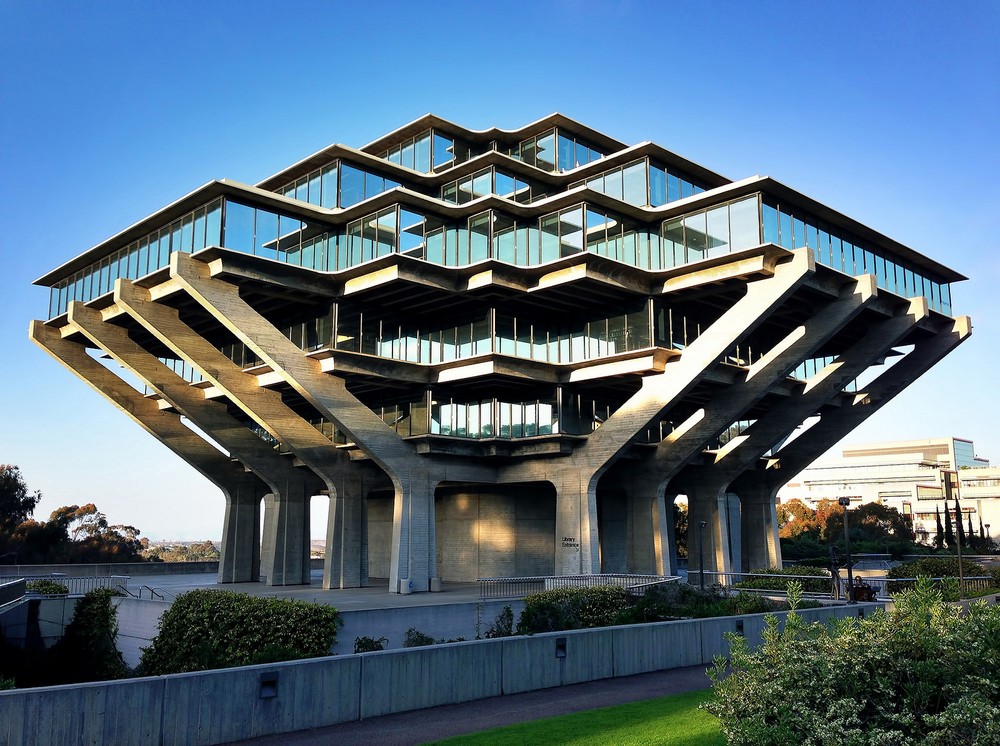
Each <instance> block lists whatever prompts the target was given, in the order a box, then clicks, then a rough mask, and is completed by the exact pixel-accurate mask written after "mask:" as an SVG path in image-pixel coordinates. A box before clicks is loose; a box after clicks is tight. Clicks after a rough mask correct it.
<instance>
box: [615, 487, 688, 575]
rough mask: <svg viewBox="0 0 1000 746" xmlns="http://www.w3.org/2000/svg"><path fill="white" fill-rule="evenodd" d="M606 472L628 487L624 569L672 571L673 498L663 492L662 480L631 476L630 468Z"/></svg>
mask: <svg viewBox="0 0 1000 746" xmlns="http://www.w3.org/2000/svg"><path fill="white" fill-rule="evenodd" d="M609 476H614V477H615V478H618V477H620V476H621V477H622V478H623V481H624V482H625V485H626V489H627V490H628V501H627V506H628V544H627V553H628V565H627V571H628V572H631V573H638V574H642V575H646V574H651V575H675V574H676V573H677V565H676V562H677V556H676V555H677V550H676V546H675V544H676V542H675V539H674V516H673V501H672V499H671V500H670V501H668V500H667V498H666V496H665V494H664V488H665V487H666V483H665V481H664V480H662V479H659V478H657V477H646V478H643V477H641V476H635V475H634V470H632V469H616V471H615V472H613V474H611V475H609ZM601 538H602V540H604V538H605V537H603V536H602V537H601Z"/></svg>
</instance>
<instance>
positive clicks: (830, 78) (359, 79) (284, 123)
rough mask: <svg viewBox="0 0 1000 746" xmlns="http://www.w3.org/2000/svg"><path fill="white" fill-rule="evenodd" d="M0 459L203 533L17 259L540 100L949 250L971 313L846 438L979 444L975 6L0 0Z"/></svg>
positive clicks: (988, 384) (979, 110) (163, 534)
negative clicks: (401, 134)
mask: <svg viewBox="0 0 1000 746" xmlns="http://www.w3.org/2000/svg"><path fill="white" fill-rule="evenodd" d="M0 29H3V31H2V32H0V114H2V118H0V177H2V178H0V218H2V220H0V225H2V228H3V230H2V231H0V261H2V264H0V267H2V270H3V271H2V273H0V298H2V303H0V349H2V350H3V373H2V375H0V463H12V464H17V465H19V466H20V467H21V470H22V472H23V474H24V476H25V478H26V480H27V482H28V484H29V486H30V487H31V488H33V489H39V490H41V491H42V492H43V494H44V500H43V502H42V504H41V506H40V507H39V509H38V511H37V512H36V517H40V518H46V517H47V516H48V513H49V512H50V511H52V510H53V509H55V508H56V507H59V506H61V505H66V504H72V503H83V502H96V503H97V505H98V507H99V508H100V509H101V510H103V511H104V512H106V513H107V514H108V517H109V519H110V520H111V522H112V523H129V524H133V525H135V526H137V527H138V528H139V529H141V531H142V532H143V535H145V536H149V537H151V538H179V539H197V538H216V539H217V538H218V537H219V536H221V525H222V515H223V501H222V498H221V496H220V495H219V493H218V492H217V490H216V489H215V488H214V487H213V486H212V485H211V484H209V483H208V482H207V481H205V480H204V479H203V478H201V477H200V476H199V475H198V474H196V473H195V472H194V471H193V470H192V469H190V468H189V467H187V466H186V465H185V464H184V463H183V462H182V461H180V460H179V459H178V458H177V457H175V456H174V455H173V454H172V453H170V452H169V451H167V449H166V448H164V447H163V446H161V445H160V444H159V443H157V442H156V441H155V440H153V439H152V438H151V437H150V436H148V435H147V434H146V433H145V432H143V431H142V430H141V429H139V428H138V427H137V426H136V425H134V424H132V422H131V421H130V420H128V419H127V418H126V417H125V416H124V415H122V414H121V413H119V412H118V411H117V410H115V409H114V408H113V407H112V406H111V405H109V404H108V403H106V402H105V401H104V400H103V399H102V398H101V397H99V396H98V395H96V394H95V393H93V392H92V391H90V389H88V388H87V387H86V386H85V385H84V384H83V383H81V382H80V381H79V380H77V379H76V378H75V377H74V376H73V375H72V374H70V373H69V372H67V371H66V370H64V369H63V368H62V367H61V366H60V365H59V364H58V363H56V362H55V361H54V360H52V359H50V358H49V357H48V356H47V355H46V354H45V353H44V352H42V351H41V350H39V349H37V348H36V347H35V346H34V345H33V344H32V343H31V342H29V341H28V339H27V329H28V322H29V320H30V319H32V318H44V316H45V315H46V313H47V302H48V293H47V290H44V289H42V288H37V287H34V286H32V284H31V282H32V280H34V279H35V278H37V277H39V276H40V275H42V274H43V273H45V272H46V271H48V270H50V269H52V268H54V267H56V266H58V265H60V264H62V263H63V262H65V261H67V260H68V259H70V258H72V257H73V256H75V255H76V254H78V253H80V252H82V251H84V250H85V249H87V248H89V247H91V246H93V245H94V244H96V243H98V242H99V241H101V240H103V239H105V238H108V237H110V236H111V235H113V234H115V233H117V232H118V231H120V230H121V229H123V228H125V227H126V226H128V225H130V224H132V223H133V222H135V221H136V220H139V219H140V218H142V217H144V216H146V215H148V214H149V213H151V212H154V211H155V210H157V209H159V208H160V207H163V206H164V205H166V204H168V203H169V202H172V201H173V200H175V199H176V198H178V197H180V196H181V195H183V194H185V193H187V192H189V191H191V190H192V189H194V188H196V187H198V186H200V185H201V184H203V183H205V182H207V181H209V180H211V179H215V178H231V179H235V180H238V181H242V182H245V183H255V182H257V181H258V180H260V179H262V178H264V177H266V176H269V175H271V174H272V173H274V172H276V171H278V170H279V169H280V168H282V167H284V166H287V165H289V164H291V163H293V162H295V161H297V160H299V159H301V158H303V157H304V156H306V155H309V154H310V153H312V152H314V151H316V150H319V149H320V148H323V147H325V146H326V145H329V144H330V143H333V142H340V143H344V144H347V145H352V146H360V145H363V144H365V143H366V142H368V141H370V140H373V139H375V138H376V137H377V136H379V135H381V134H384V133H385V132H388V131H390V130H392V129H395V128H396V127H398V126H400V125H402V124H404V123H406V122H408V121H410V120H412V119H414V118H416V117H418V116H420V115H422V114H424V113H427V112H434V113H436V114H439V115H441V116H444V117H446V118H448V119H451V120H453V121H456V122H458V123H461V124H464V125H466V126H469V127H473V128H484V127H488V126H491V125H497V126H500V127H505V128H514V127H519V126H521V125H524V124H526V123H528V122H530V121H533V120H535V119H538V118H539V117H541V116H544V115H545V114H548V113H551V112H553V111H560V112H562V113H564V114H566V115H568V116H571V117H574V118H576V119H579V120H580V121H583V122H585V123H587V124H589V125H591V126H593V127H595V128H596V129H598V130H601V131H604V132H606V133H608V134H609V135H611V136H613V137H616V138H618V139H619V140H623V141H626V142H629V143H636V142H640V141H645V140H652V141H654V142H657V143H659V144H661V145H663V146H665V147H667V148H669V149H671V150H674V151H676V152H678V153H680V154H681V155H684V156H686V157H688V158H690V159H692V160H694V161H696V162H698V163H701V164H703V165H704V166H706V167H708V168H711V169H713V170H715V171H718V172H721V173H723V174H725V175H727V176H729V177H731V178H734V179H737V178H743V177H745V176H750V175H753V174H767V175H770V176H773V177H775V178H777V179H779V180H780V181H783V182H785V183H787V184H789V185H790V186H792V187H794V188H796V189H798V190H800V191H802V192H804V193H805V194H808V195H810V196H812V197H814V198H816V199H818V200H819V201H821V202H823V203H826V204H829V205H830V206H832V207H834V208H835V209H838V210H840V211H842V212H844V213H846V214H848V215H850V216H852V217H854V218H856V219H858V220H860V221H861V222H863V223H866V224H868V225H870V226H872V227H873V228H875V229H877V230H879V231H881V232H883V233H885V234H887V235H889V236H891V237H893V238H895V239H897V240H899V241H901V242H902V243H904V244H906V245H908V246H911V247H913V248H914V249H916V250H917V251H920V252H922V253H925V254H928V255H930V256H933V257H934V258H936V259H938V260H940V261H942V262H943V263H945V264H947V265H949V266H952V267H954V268H955V269H957V270H958V271H960V272H962V273H963V274H966V275H968V276H970V277H971V278H972V279H971V280H970V281H969V282H965V283H961V284H959V285H957V286H955V287H954V288H953V294H954V298H955V308H956V313H962V314H969V315H971V316H972V317H973V322H974V326H975V332H974V334H973V337H972V338H971V340H970V341H968V342H967V343H966V344H965V345H963V346H962V347H960V348H959V349H958V350H957V351H955V352H954V353H953V354H952V355H951V356H949V357H948V358H947V359H946V360H945V361H944V362H942V363H941V364H939V365H938V366H937V367H936V368H934V369H933V370H932V371H931V372H930V373H928V374H927V375H926V376H925V377H924V378H923V379H921V380H920V381H918V382H917V383H916V384H914V385H913V386H911V387H910V388H909V389H908V390H906V391H905V392H904V393H903V394H901V395H900V396H898V397H897V398H896V399H895V400H894V401H893V402H891V403H890V404H889V405H887V406H886V407H885V408H883V409H882V410H881V411H880V412H879V413H878V414H876V415H875V416H874V417H873V418H872V419H871V420H870V421H869V422H867V423H865V424H864V425H863V426H862V427H861V428H859V429H858V430H856V431H855V432H854V433H853V434H852V435H851V436H850V437H849V439H848V440H847V441H846V442H852V443H857V442H866V441H872V440H888V439H904V438H925V437H935V436H947V435H955V436H960V437H966V438H971V439H973V440H974V441H975V442H976V446H977V451H978V453H979V454H980V455H982V456H986V457H988V458H991V459H993V461H994V463H998V464H1000V434H998V433H1000V405H998V399H997V394H996V377H997V372H998V367H1000V366H998V364H1000V354H998V349H1000V333H998V331H997V324H998V322H1000V300H998V298H1000V249H998V243H1000V242H998V238H997V233H998V222H1000V188H998V184H1000V180H998V174H1000V157H998V156H1000V148H998V144H997V138H998V131H1000V130H998V126H997V123H998V114H1000V49H998V44H1000V42H998V39H1000V35H998V33H997V30H998V29H1000V4H998V3H996V2H992V1H980V2H976V1H970V2H963V3H960V4H949V3H942V2H939V1H938V2H915V1H914V0H908V1H906V2H879V3H870V2H838V3H792V2H788V3H766V2H753V3H736V2H657V3H653V2H638V1H636V2H590V1H576V2H571V1H570V0H565V1H562V2H545V1H542V2H526V3H523V4H507V3H500V2H495V3H478V2H455V3H448V2H431V3H412V2H400V3H385V2H375V1H371V2H365V3H347V2H339V3H337V2H325V3H309V2H295V1H292V2H282V3H263V2H246V1H239V2H235V1H233V2H212V3H203V2H183V1H177V0H174V1H173V2H158V3H151V2H114V1H105V2H91V3H82V2H46V1H45V0H36V1H35V2H31V3H29V2H26V1H22V2H11V0H0Z"/></svg>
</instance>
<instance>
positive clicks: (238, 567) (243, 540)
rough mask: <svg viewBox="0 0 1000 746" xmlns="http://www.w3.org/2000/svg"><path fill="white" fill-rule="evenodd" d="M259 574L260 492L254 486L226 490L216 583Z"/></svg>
mask: <svg viewBox="0 0 1000 746" xmlns="http://www.w3.org/2000/svg"><path fill="white" fill-rule="evenodd" d="M259 578H260V495H259V493H258V491H257V490H255V489H246V490H245V489H243V487H242V485H241V486H239V487H238V488H237V489H236V490H232V489H230V490H228V491H227V494H226V517H225V519H224V520H223V523H222V548H221V552H220V557H219V582H220V583H250V582H255V581H257V580H259Z"/></svg>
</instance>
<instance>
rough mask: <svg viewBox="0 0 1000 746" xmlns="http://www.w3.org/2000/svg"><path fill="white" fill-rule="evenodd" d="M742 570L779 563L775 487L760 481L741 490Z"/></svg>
mask: <svg viewBox="0 0 1000 746" xmlns="http://www.w3.org/2000/svg"><path fill="white" fill-rule="evenodd" d="M740 505H741V517H742V532H741V534H742V538H743V572H752V571H754V570H759V569H761V568H768V567H781V541H780V540H779V538H778V511H777V490H775V489H770V488H768V487H766V486H765V485H760V486H759V487H757V489H753V488H752V487H749V486H745V487H744V488H743V489H742V490H741V491H740Z"/></svg>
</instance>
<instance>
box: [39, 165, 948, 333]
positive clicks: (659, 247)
mask: <svg viewBox="0 0 1000 746" xmlns="http://www.w3.org/2000/svg"><path fill="white" fill-rule="evenodd" d="M341 171H342V178H343V177H344V176H347V178H348V179H355V178H356V177H358V176H359V175H360V176H361V177H362V181H360V182H358V183H357V184H356V186H358V187H359V188H365V187H362V186H361V184H362V183H364V184H367V182H368V176H369V175H365V174H364V172H361V171H359V170H357V169H353V167H346V169H341ZM319 183H320V184H321V186H320V189H321V190H322V188H323V187H322V183H323V182H322V179H320V182H319ZM383 186H384V184H383V185H382V186H379V185H375V186H374V188H382V187H383ZM341 188H343V187H342V186H341ZM321 194H322V191H321ZM369 196H370V195H369ZM759 199H760V196H759V195H753V196H751V197H747V198H743V199H741V200H737V201H735V202H731V203H727V204H723V205H717V206H713V207H710V208H706V209H703V210H698V211H695V212H692V213H689V214H687V215H683V216H680V217H677V218H672V219H671V220H668V221H665V222H664V223H662V224H661V226H660V228H659V230H658V231H652V230H648V229H643V228H642V227H641V226H639V225H637V224H635V223H631V222H629V221H625V220H622V219H620V218H618V217H617V216H614V215H612V214H610V213H607V212H603V211H599V210H596V209H593V208H591V207H589V206H587V205H586V204H582V205H578V206H575V207H571V208H567V209H565V210H561V211H559V212H556V213H550V214H549V215H544V216H542V217H540V218H534V219H528V220H522V221H518V220H515V219H514V218H513V217H511V216H509V215H505V214H503V213H500V212H497V211H493V210H490V211H485V212H483V213H480V214H478V215H474V216H472V217H470V218H469V219H468V220H467V221H466V223H465V224H464V225H461V224H459V225H454V224H447V225H446V224H445V222H444V221H443V220H442V219H441V218H439V217H436V216H425V215H422V214H420V213H416V212H413V211H411V210H409V209H407V208H405V207H403V206H400V205H395V206H392V207H388V208H385V209H384V210H381V211H379V212H377V213H372V214H370V215H366V216H365V217H363V218H361V219H359V220H354V221H351V222H350V223H349V224H348V225H347V227H346V230H341V231H338V232H333V231H330V229H329V226H326V225H322V224H319V223H316V222H307V221H303V220H301V219H299V218H293V217H290V216H287V215H281V214H278V213H275V212H272V211H269V210H265V209H262V208H254V207H250V206H247V205H244V204H241V203H239V202H234V201H232V200H229V199H226V200H224V202H220V200H215V201H213V202H212V203H211V204H209V205H207V206H205V207H203V208H199V209H198V210H194V211H192V212H191V213H189V214H188V215H186V216H184V217H183V218H181V219H179V220H177V221H175V222H174V223H171V224H170V225H169V226H167V227H166V228H164V229H162V230H160V231H156V232H154V233H151V234H149V235H148V236H146V237H144V238H143V239H142V240H141V241H138V242H135V243H133V244H131V245H130V246H129V247H127V248H126V249H122V250H120V251H119V252H117V253H116V254H114V255H112V256H109V257H106V258H105V259H103V260H101V261H100V262H97V263H95V264H93V265H91V266H90V267H88V268H86V269H84V270H81V271H80V272H78V273H76V274H75V275H73V276H72V277H70V278H67V280H64V281H63V282H61V283H59V285H57V286H56V287H54V288H53V290H52V298H51V301H50V314H51V315H52V316H55V315H58V314H59V313H62V312H64V311H65V310H66V307H67V304H68V302H69V301H70V300H84V301H86V300H90V299H92V298H95V297H97V296H99V295H102V294H104V293H106V292H108V291H109V290H110V289H111V287H113V283H114V279H115V278H116V277H128V278H130V279H135V278H137V277H140V276H142V275H143V274H146V273H148V272H150V271H153V270H154V269H157V268H159V267H162V266H165V265H166V263H167V261H168V257H169V253H170V252H172V251H197V250H199V249H201V248H204V247H205V246H211V245H215V244H221V245H223V246H225V247H226V248H230V249H233V250H236V251H243V252H247V253H250V254H254V255H257V256H262V257H266V258H269V259H274V260H277V261H281V262H285V263H289V264H294V265H296V266H304V267H309V268H312V269H318V270H323V271H332V270H341V269H345V268H347V267H350V266H354V265H356V264H359V263H362V262H365V261H369V260H371V259H374V258H377V257H380V256H385V255H387V254H390V253H397V252H398V253H405V254H409V255H411V256H413V257H416V258H419V259H425V260H427V261H429V262H432V263H435V264H441V265H445V266H463V265H468V264H472V263H475V262H479V261H483V260H486V259H490V258H493V259H497V260H499V261H502V262H507V263H510V264H515V265H518V266H531V265H536V264H541V263H545V262H549V261H553V260H555V259H559V258H560V257H564V256H568V255H570V254H575V253H579V252H582V251H589V252H593V253H597V254H600V255H602V256H606V257H608V258H610V259H614V260H616V261H621V262H625V263H626V264H630V265H633V266H637V267H641V268H643V269H650V270H659V269H664V268H669V267H674V266H679V265H682V264H685V263H688V262H694V261H699V260H701V259H705V258H709V257H714V256H721V255H724V254H727V253H730V252H732V251H738V250H740V249H745V248H749V247H752V246H756V245H758V244H760V243H761V242H762V239H763V242H773V243H778V244H779V245H781V246H785V247H786V248H789V249H793V248H798V247H800V246H806V247H809V248H812V249H813V250H814V251H815V252H816V255H817V261H819V262H820V263H822V264H826V265H828V266H833V267H834V268H835V269H838V270H840V271H844V272H848V273H852V274H860V273H872V274H875V275H876V276H877V277H878V279H879V285H880V286H881V287H883V288H885V289H887V290H889V291H890V292H894V293H897V294H900V295H904V296H906V297H908V296H913V295H925V296H926V297H927V298H928V301H929V303H930V305H931V307H932V308H935V309H936V310H940V311H943V312H944V313H947V314H950V313H951V296H950V289H949V287H948V285H947V284H946V283H936V282H933V281H930V280H929V279H928V278H926V277H923V276H921V275H919V274H918V273H916V272H914V271H913V270H912V269H910V268H908V267H906V266H904V265H902V264H901V263H898V262H894V261H892V260H889V259H887V258H886V257H884V256H882V255H881V254H875V253H874V252H872V251H869V250H867V249H865V248H863V247H862V246H860V245H859V244H857V243H856V242H852V241H849V240H848V239H846V238H843V237H842V236H841V235H838V234H836V233H832V232H830V231H828V230H826V229H825V228H823V229H820V228H817V227H816V221H810V220H805V219H802V218H801V217H797V216H796V215H793V214H791V213H789V212H787V211H785V210H784V209H779V207H777V206H775V205H772V204H771V203H770V202H769V201H768V200H764V202H763V204H761V203H760V201H759ZM220 205H221V206H222V209H220ZM762 229H763V236H762V235H761V231H762ZM220 233H221V236H220Z"/></svg>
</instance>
